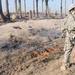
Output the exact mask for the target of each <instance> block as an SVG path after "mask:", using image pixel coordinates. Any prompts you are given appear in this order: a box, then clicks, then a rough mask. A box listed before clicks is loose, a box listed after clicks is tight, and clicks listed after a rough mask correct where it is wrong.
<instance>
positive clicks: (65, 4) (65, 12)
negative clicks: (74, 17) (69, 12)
mask: <svg viewBox="0 0 75 75" xmlns="http://www.w3.org/2000/svg"><path fill="white" fill-rule="evenodd" d="M65 16H66V0H65Z"/></svg>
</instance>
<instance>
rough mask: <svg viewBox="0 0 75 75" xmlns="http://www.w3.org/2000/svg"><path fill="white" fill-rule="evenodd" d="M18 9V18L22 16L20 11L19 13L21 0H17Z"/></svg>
mask: <svg viewBox="0 0 75 75" xmlns="http://www.w3.org/2000/svg"><path fill="white" fill-rule="evenodd" d="M18 11H19V18H22V13H21V0H18Z"/></svg>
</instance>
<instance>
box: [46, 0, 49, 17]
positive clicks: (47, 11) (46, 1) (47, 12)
mask: <svg viewBox="0 0 75 75" xmlns="http://www.w3.org/2000/svg"><path fill="white" fill-rule="evenodd" d="M48 1H49V0H45V3H46V17H47V16H48Z"/></svg>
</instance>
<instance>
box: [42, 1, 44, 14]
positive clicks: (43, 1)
mask: <svg viewBox="0 0 75 75" xmlns="http://www.w3.org/2000/svg"><path fill="white" fill-rule="evenodd" d="M43 2H44V0H42V15H43Z"/></svg>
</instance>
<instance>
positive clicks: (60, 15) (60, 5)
mask: <svg viewBox="0 0 75 75" xmlns="http://www.w3.org/2000/svg"><path fill="white" fill-rule="evenodd" d="M60 16H61V17H62V0H60Z"/></svg>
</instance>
